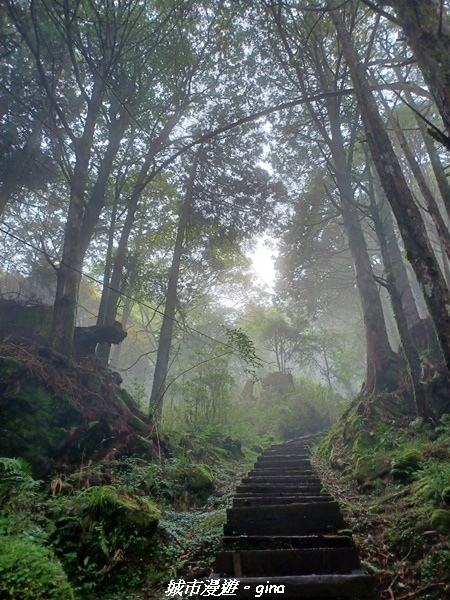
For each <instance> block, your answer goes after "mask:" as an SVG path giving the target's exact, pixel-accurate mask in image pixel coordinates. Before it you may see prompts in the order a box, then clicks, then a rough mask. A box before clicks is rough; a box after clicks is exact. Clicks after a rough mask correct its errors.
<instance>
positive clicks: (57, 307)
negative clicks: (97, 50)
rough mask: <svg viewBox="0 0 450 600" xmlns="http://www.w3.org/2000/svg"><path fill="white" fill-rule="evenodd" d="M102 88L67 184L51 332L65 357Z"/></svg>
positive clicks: (70, 344) (92, 103) (94, 100)
mask: <svg viewBox="0 0 450 600" xmlns="http://www.w3.org/2000/svg"><path fill="white" fill-rule="evenodd" d="M104 86H105V83H104V81H103V79H101V78H100V77H99V78H98V79H97V81H96V82H95V83H94V87H93V91H92V97H91V101H90V103H89V108H88V113H87V116H86V122H85V127H84V130H83V134H82V136H81V138H80V139H79V140H77V142H76V144H75V155H76V163H75V168H74V172H73V175H72V179H71V182H70V183H71V189H70V202H69V211H68V215H67V221H66V227H65V231H64V245H63V253H62V260H61V264H60V266H59V268H58V271H57V284H56V296H55V303H54V306H53V322H52V331H51V342H52V346H53V348H54V349H55V350H57V351H58V352H60V353H61V354H63V355H64V356H70V354H71V353H72V348H73V335H74V329H75V317H76V309H77V300H78V290H79V286H80V279H81V270H82V267H83V259H84V252H83V249H82V247H81V238H80V236H81V228H82V224H83V213H84V202H85V192H86V185H87V179H88V171H89V162H90V157H91V149H92V143H93V139H94V132H95V123H96V120H97V116H98V112H99V110H100V106H101V101H102V98H103V91H104Z"/></svg>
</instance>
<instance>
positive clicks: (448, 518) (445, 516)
mask: <svg viewBox="0 0 450 600" xmlns="http://www.w3.org/2000/svg"><path fill="white" fill-rule="evenodd" d="M431 526H432V527H433V529H436V531H438V532H439V533H443V534H446V533H450V512H449V511H448V510H444V509H442V508H438V509H437V510H434V511H433V512H432V513H431Z"/></svg>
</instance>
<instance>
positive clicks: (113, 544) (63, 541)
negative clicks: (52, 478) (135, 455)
mask: <svg viewBox="0 0 450 600" xmlns="http://www.w3.org/2000/svg"><path fill="white" fill-rule="evenodd" d="M159 516H160V513H159V511H158V509H157V508H156V506H155V505H154V504H153V503H152V502H151V501H150V500H148V499H146V498H141V497H137V496H132V495H131V494H126V493H123V492H120V491H118V490H117V489H116V488H115V487H114V486H111V485H109V486H93V487H91V488H87V489H85V490H82V491H81V492H80V493H78V494H77V495H76V496H73V497H70V496H69V497H65V496H60V497H59V498H56V499H54V501H53V503H52V505H51V517H52V520H53V521H54V522H55V524H56V528H55V531H54V533H53V535H52V537H51V541H52V543H53V545H54V547H55V548H56V551H57V552H58V554H59V556H60V557H61V560H62V561H63V563H64V565H65V567H66V569H67V572H68V574H69V575H70V576H71V578H72V579H73V580H74V581H75V582H76V583H77V586H78V588H79V589H81V590H83V591H88V590H89V589H92V588H93V587H95V586H96V585H97V584H98V583H99V582H101V581H102V579H103V578H104V577H105V575H106V574H107V573H109V572H110V571H111V570H112V569H114V568H117V567H118V566H119V565H120V564H122V563H124V562H126V561H127V560H129V559H130V557H132V556H144V555H145V554H146V552H148V548H149V544H150V539H151V537H152V535H153V534H154V532H155V530H156V527H157V525H158V521H159Z"/></svg>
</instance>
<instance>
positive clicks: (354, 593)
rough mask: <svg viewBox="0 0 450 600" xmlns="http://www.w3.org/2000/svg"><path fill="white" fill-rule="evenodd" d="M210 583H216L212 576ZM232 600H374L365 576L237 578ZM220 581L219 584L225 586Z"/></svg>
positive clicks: (372, 590) (373, 593)
mask: <svg viewBox="0 0 450 600" xmlns="http://www.w3.org/2000/svg"><path fill="white" fill-rule="evenodd" d="M211 579H216V577H215V575H214V574H213V575H212V576H211ZM235 579H236V580H237V581H239V585H238V587H237V590H236V593H235V594H234V595H233V598H260V599H262V600H275V599H276V598H277V597H279V598H307V599H308V600H325V599H326V598H333V599H334V600H339V599H341V600H350V599H351V600H375V598H376V595H375V592H374V589H373V583H372V579H371V578H370V577H369V576H367V575H362V574H354V575H299V576H293V577H289V576H284V577H239V578H235ZM224 581H225V580H224V579H221V580H220V582H221V584H222V583H223V582H224Z"/></svg>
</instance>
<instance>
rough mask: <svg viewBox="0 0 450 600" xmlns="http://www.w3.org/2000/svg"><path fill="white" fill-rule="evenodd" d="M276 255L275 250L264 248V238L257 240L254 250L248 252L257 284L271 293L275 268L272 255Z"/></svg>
mask: <svg viewBox="0 0 450 600" xmlns="http://www.w3.org/2000/svg"><path fill="white" fill-rule="evenodd" d="M274 255H276V252H275V250H272V249H270V248H266V246H265V245H264V239H261V240H259V242H258V245H257V247H256V249H255V251H254V252H252V253H250V254H248V257H249V258H250V260H251V262H252V267H253V271H254V272H255V274H257V275H258V284H259V285H261V286H262V287H263V288H264V290H265V291H266V292H267V293H268V294H271V293H273V292H274V290H273V286H274V283H275V269H274V264H273V262H274V261H273V259H272V256H274Z"/></svg>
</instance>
